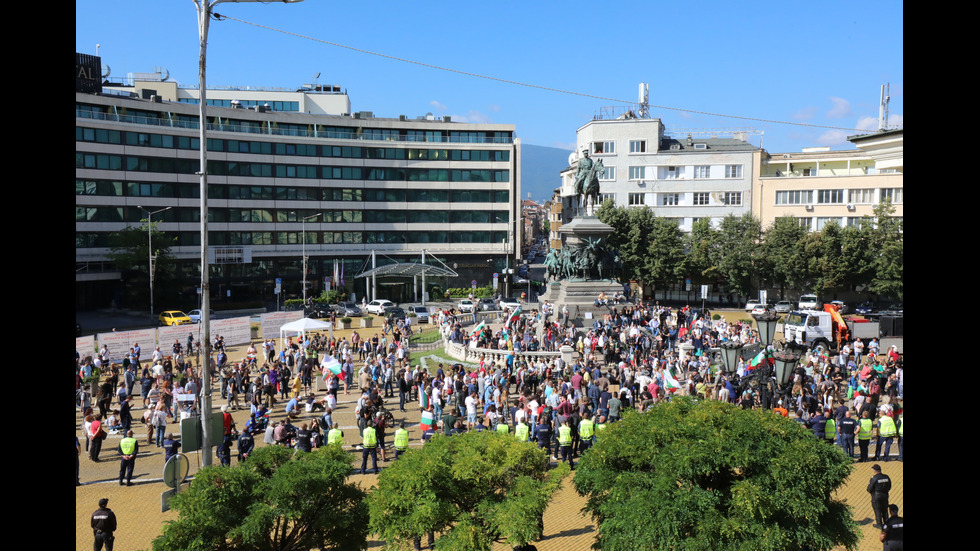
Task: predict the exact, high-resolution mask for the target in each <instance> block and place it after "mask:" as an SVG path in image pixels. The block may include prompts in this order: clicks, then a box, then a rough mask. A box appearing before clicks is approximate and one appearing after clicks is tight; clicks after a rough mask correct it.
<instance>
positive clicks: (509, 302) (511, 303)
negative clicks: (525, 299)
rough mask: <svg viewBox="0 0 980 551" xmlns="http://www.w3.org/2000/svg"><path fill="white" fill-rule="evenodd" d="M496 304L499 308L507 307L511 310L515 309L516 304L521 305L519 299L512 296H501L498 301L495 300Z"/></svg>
mask: <svg viewBox="0 0 980 551" xmlns="http://www.w3.org/2000/svg"><path fill="white" fill-rule="evenodd" d="M497 304H498V305H499V306H500V309H501V310H504V309H507V308H510V309H511V310H513V309H515V308H517V307H518V306H520V305H521V301H520V300H519V299H516V298H514V297H503V298H501V299H500V301H499V302H497Z"/></svg>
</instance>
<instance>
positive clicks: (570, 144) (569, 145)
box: [551, 141, 578, 151]
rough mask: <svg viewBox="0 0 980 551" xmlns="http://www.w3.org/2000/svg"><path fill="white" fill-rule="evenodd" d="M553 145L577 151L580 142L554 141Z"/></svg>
mask: <svg viewBox="0 0 980 551" xmlns="http://www.w3.org/2000/svg"><path fill="white" fill-rule="evenodd" d="M551 147H557V148H558V149H564V150H566V151H575V148H576V147H578V144H577V143H575V142H558V141H556V142H552V144H551Z"/></svg>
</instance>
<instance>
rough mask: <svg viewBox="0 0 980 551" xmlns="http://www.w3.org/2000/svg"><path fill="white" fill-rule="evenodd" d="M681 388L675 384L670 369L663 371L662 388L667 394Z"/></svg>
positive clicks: (675, 381) (675, 380)
mask: <svg viewBox="0 0 980 551" xmlns="http://www.w3.org/2000/svg"><path fill="white" fill-rule="evenodd" d="M680 387H681V384H680V383H678V382H677V379H675V378H674V376H673V375H671V374H670V369H669V368H668V369H664V388H665V389H666V390H667V391H668V392H674V391H676V390H677V389H678V388H680Z"/></svg>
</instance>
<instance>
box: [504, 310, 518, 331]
mask: <svg viewBox="0 0 980 551" xmlns="http://www.w3.org/2000/svg"><path fill="white" fill-rule="evenodd" d="M520 318H521V306H520V305H518V306H517V308H514V311H513V312H511V313H510V317H508V318H507V323H505V324H504V328H506V329H510V324H512V323H514V322H515V321H517V320H519V319H520Z"/></svg>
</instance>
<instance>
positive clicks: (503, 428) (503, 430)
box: [496, 421, 510, 434]
mask: <svg viewBox="0 0 980 551" xmlns="http://www.w3.org/2000/svg"><path fill="white" fill-rule="evenodd" d="M496 431H497V432H498V433H500V434H508V433H510V425H508V424H507V423H505V422H503V421H500V422H499V423H497V428H496Z"/></svg>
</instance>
